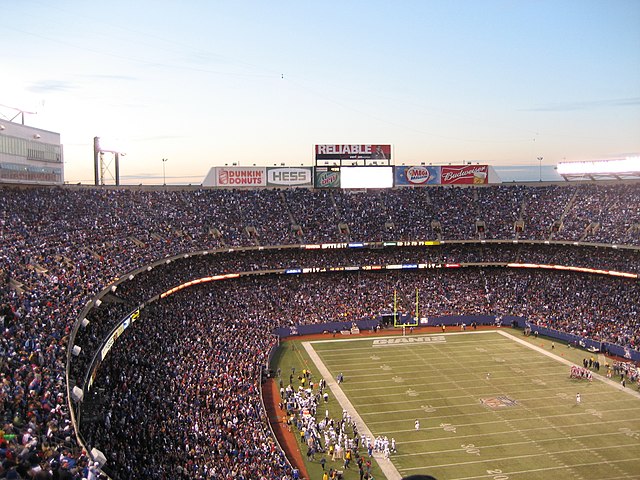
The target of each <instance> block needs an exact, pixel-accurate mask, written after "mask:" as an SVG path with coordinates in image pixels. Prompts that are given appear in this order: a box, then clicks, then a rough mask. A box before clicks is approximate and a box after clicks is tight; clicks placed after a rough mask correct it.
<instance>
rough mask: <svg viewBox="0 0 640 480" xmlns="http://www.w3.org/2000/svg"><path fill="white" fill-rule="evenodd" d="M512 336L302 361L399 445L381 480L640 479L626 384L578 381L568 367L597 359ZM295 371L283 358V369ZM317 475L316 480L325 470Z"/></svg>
mask: <svg viewBox="0 0 640 480" xmlns="http://www.w3.org/2000/svg"><path fill="white" fill-rule="evenodd" d="M509 333H511V334H512V335H513V337H509V336H505V335H502V334H500V333H499V332H497V331H490V332H476V333H464V334H458V333H453V334H446V335H414V336H408V337H404V338H403V337H367V338H362V337H354V338H349V339H335V340H333V339H331V340H326V341H324V340H323V341H314V342H309V343H305V344H304V345H303V346H304V348H300V347H299V348H298V349H297V350H295V358H297V359H298V360H299V361H301V362H304V364H307V365H310V366H311V368H312V369H313V371H314V378H316V379H317V378H319V376H320V375H322V376H324V377H325V378H327V379H330V380H331V383H333V384H334V385H332V390H333V391H334V393H333V395H332V401H331V402H330V404H331V409H332V410H331V411H332V415H334V413H333V412H337V413H335V415H336V416H337V415H339V412H341V411H342V410H341V409H342V408H347V409H349V411H352V412H353V414H354V415H357V416H359V418H358V417H355V416H354V418H357V420H358V424H359V425H362V427H361V428H360V431H361V432H369V433H370V434H371V435H373V436H378V435H386V436H387V437H389V438H391V437H394V438H395V440H396V442H397V450H398V451H397V453H394V454H392V455H391V458H390V459H389V460H384V459H381V460H379V461H380V462H381V463H383V464H384V463H386V465H383V469H382V471H381V470H378V469H376V470H375V471H374V475H375V476H376V479H379V478H385V477H386V478H388V479H390V480H391V479H399V478H401V477H403V476H407V475H412V474H419V473H422V474H429V475H433V476H434V477H436V478H437V479H438V480H452V479H459V480H462V479H469V480H470V479H493V480H506V479H542V478H544V479H549V478H562V479H563V480H569V479H577V480H587V479H631V478H637V479H638V478H640V398H638V396H637V395H632V394H630V393H629V392H628V391H622V390H621V388H620V387H619V385H618V383H617V382H613V381H610V382H608V383H607V382H603V381H600V380H599V379H598V378H594V380H593V381H592V382H588V381H586V380H576V379H570V378H569V366H568V365H565V364H564V363H562V361H563V360H564V361H567V360H571V361H572V362H575V363H576V364H581V359H582V358H583V357H585V356H588V355H590V354H588V352H584V351H579V350H575V349H567V348H566V347H565V346H560V345H558V346H556V348H555V349H554V350H551V347H550V346H551V342H550V341H548V340H544V339H533V338H531V337H529V338H527V339H526V340H525V341H526V342H527V343H528V344H529V345H533V346H535V347H538V349H539V350H544V352H546V353H547V354H551V355H552V356H548V355H545V354H544V352H542V351H537V350H534V349H532V348H529V347H528V346H525V345H522V344H521V343H518V342H517V341H516V340H515V339H518V340H524V337H522V335H521V333H519V332H518V331H509ZM385 338H389V339H391V343H388V342H387V341H386V340H385ZM397 342H404V343H397ZM409 342H411V343H409ZM293 361H296V360H294V356H290V357H287V356H282V357H281V366H282V371H283V372H286V371H287V369H288V368H290V367H289V364H290V363H291V362H293ZM604 371H605V370H604V369H601V372H602V373H603V375H604ZM339 372H342V373H343V374H344V377H345V382H344V383H342V384H341V385H340V386H339V387H337V386H336V385H335V382H333V379H335V377H336V375H337V374H338V373H339ZM487 374H489V375H487ZM283 376H284V375H283ZM336 388H339V390H334V389H336ZM627 390H632V391H637V389H636V387H635V386H628V387H627ZM578 392H580V394H581V403H580V404H577V402H576V393H578ZM342 394H344V397H345V398H341V395H342ZM336 399H337V400H338V401H339V402H340V405H338V402H336ZM416 419H418V420H419V421H420V429H419V430H416V429H415V427H414V422H415V420H416ZM363 453H364V452H363ZM327 466H331V462H329V463H328V464H327ZM308 468H309V472H310V475H311V478H312V479H313V478H316V477H315V475H316V474H317V473H318V472H321V470H320V469H319V468H318V466H317V465H315V464H310V465H308ZM355 470H356V471H355V472H353V473H351V472H350V473H349V474H348V475H347V476H346V477H347V478H358V475H357V468H356V469H355ZM317 478H321V473H320V474H318V475H317Z"/></svg>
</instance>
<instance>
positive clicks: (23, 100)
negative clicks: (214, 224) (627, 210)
mask: <svg viewBox="0 0 640 480" xmlns="http://www.w3.org/2000/svg"><path fill="white" fill-rule="evenodd" d="M0 12H1V14H0V35H1V37H2V38H3V41H2V44H3V46H2V48H1V49H0V72H1V74H0V104H1V105H3V106H4V107H0V119H2V118H4V119H6V118H7V117H8V118H11V117H10V116H13V114H15V111H13V110H11V109H8V108H6V107H13V108H18V109H21V110H26V111H30V112H36V113H34V114H25V123H26V124H27V125H31V126H34V127H38V128H42V129H45V130H50V131H54V132H59V133H60V134H61V141H62V143H63V145H64V159H65V180H66V181H68V182H70V183H77V182H83V183H92V182H93V137H96V136H97V137H100V138H101V141H102V144H103V145H107V144H108V146H107V147H105V148H112V149H114V150H118V151H121V152H124V153H126V156H123V157H121V161H120V173H121V179H122V183H131V184H137V183H145V184H161V183H162V182H163V175H164V176H166V183H194V184H198V183H201V182H202V180H203V178H204V177H205V175H206V174H207V172H208V170H209V168H210V167H212V166H223V165H225V164H228V165H232V164H233V163H236V164H239V165H242V166H250V165H253V164H256V165H267V166H269V165H274V164H276V165H280V164H281V163H285V164H286V165H292V166H299V165H301V164H302V165H312V164H313V147H314V145H316V144H391V145H392V146H393V156H394V161H395V163H396V165H401V164H406V165H412V164H419V163H421V162H430V163H433V164H438V163H449V162H451V163H461V162H468V161H473V162H480V163H488V164H490V165H493V166H494V167H496V168H497V169H500V168H502V167H505V168H506V167H508V168H507V169H509V168H510V169H513V170H518V171H528V172H530V173H531V175H532V176H533V178H532V179H533V180H538V175H539V170H538V168H539V167H540V165H539V162H538V161H537V158H538V157H543V161H542V166H543V167H544V169H543V170H544V174H545V175H547V172H549V175H552V174H553V167H554V166H555V165H556V164H557V163H558V162H562V161H574V160H598V159H609V158H622V157H625V156H630V155H639V154H640V0H606V1H605V0H599V1H593V0H535V1H533V0H445V1H443V0H402V1H391V0H387V1H377V0H367V1H364V0H362V1H360V0H341V1H332V0H325V1H322V2H306V1H299V0H298V1H269V2H267V1H260V2H258V1H224V2H223V1H215V0H186V1H180V2H178V1H168V0H154V1H147V0H136V1H131V0H129V1H126V2H125V1H122V0H110V1H109V2H96V1H91V0H89V1H87V0H83V1H79V0H59V1H57V2H50V1H33V0H22V1H19V2H16V1H11V0H0ZM163 158H164V159H167V161H166V162H163V161H162V159H163ZM527 165H529V166H531V167H530V168H527V167H526V166H527ZM518 166H523V167H522V168H514V167H518ZM163 167H164V173H163Z"/></svg>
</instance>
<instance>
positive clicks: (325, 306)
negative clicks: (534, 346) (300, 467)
mask: <svg viewBox="0 0 640 480" xmlns="http://www.w3.org/2000/svg"><path fill="white" fill-rule="evenodd" d="M0 229H1V231H2V235H1V237H0V252H1V253H0V277H1V280H2V281H1V282H0V285H1V290H0V308H1V312H0V321H1V322H2V325H1V326H2V332H3V334H2V337H1V339H0V401H1V402H2V407H3V408H2V418H1V425H0V435H1V440H0V442H1V445H0V460H2V466H1V467H0V478H3V477H5V478H12V477H11V476H10V475H12V476H13V478H43V479H44V478H71V479H77V480H80V479H82V478H91V475H93V476H94V477H93V478H95V475H97V474H96V472H95V471H94V470H93V469H94V466H93V462H94V461H95V460H100V459H98V458H96V455H95V453H94V452H102V453H103V454H104V459H103V461H98V463H99V464H100V466H101V467H102V470H103V471H104V472H106V473H107V474H108V475H109V476H110V477H111V478H114V479H142V478H172V479H192V478H220V479H226V478H236V479H239V478H243V479H261V478H265V479H272V478H274V479H275V478H277V479H282V478H289V477H290V476H291V475H292V468H291V466H290V464H289V462H288V461H287V458H286V456H285V455H284V453H283V452H282V451H281V450H280V449H279V448H278V446H277V444H276V442H275V439H274V437H273V434H272V432H271V430H270V428H269V425H268V423H267V421H266V415H265V411H264V407H263V404H262V401H261V396H260V395H261V392H260V381H261V373H262V368H263V367H264V365H265V362H266V359H267V358H268V356H269V352H270V349H271V348H272V347H273V346H274V345H275V344H276V342H277V338H276V337H275V336H274V335H272V333H273V332H274V331H275V330H276V329H277V328H279V327H283V326H293V325H305V324H310V323H313V324H324V323H327V322H332V321H336V320H339V321H342V322H348V323H351V322H357V321H359V320H362V319H370V318H375V317H376V316H377V315H379V314H380V312H381V311H382V309H383V308H384V305H385V304H386V303H388V298H389V292H390V291H392V290H393V289H394V288H395V287H396V286H398V285H409V286H410V288H406V289H405V294H404V295H405V296H403V295H402V294H401V295H400V298H399V299H398V308H399V309H401V310H403V311H406V312H407V313H409V314H411V313H413V312H412V308H413V304H414V299H413V292H414V290H415V289H416V288H418V289H419V290H420V291H421V292H423V294H422V295H421V303H420V305H419V307H420V312H421V313H420V315H421V316H422V315H424V316H426V317H435V318H437V317H439V316H443V315H494V316H506V315H509V316H518V317H523V318H526V319H528V321H529V322H531V324H533V325H541V326H546V327H549V328H553V329H555V330H558V331H561V332H566V333H570V334H573V335H577V336H579V337H581V338H585V339H590V340H596V341H598V342H607V343H608V344H611V345H616V346H618V347H620V348H623V349H626V350H627V351H632V352H634V354H635V353H636V352H638V351H640V316H639V314H638V300H637V299H638V298H640V283H638V278H637V276H638V274H639V273H640V262H639V259H640V251H639V249H640V183H638V182H628V183H599V184H597V183H585V184H563V185H560V184H541V185H520V184H514V185H500V186H482V187H469V188H457V187H433V188H416V189H414V188H405V189H390V190H363V191H348V190H338V189H333V190H322V189H316V190H314V189H306V188H299V189H256V190H251V189H202V188H187V187H185V188H170V189H168V188H157V189H152V188H142V187H140V188H138V187H130V188H110V187H82V186H79V187H71V186H67V187H51V188H48V187H24V186H23V187H11V186H4V187H2V188H0ZM323 246H325V247H327V248H322V247H323ZM329 247H331V248H329ZM333 247H336V248H333ZM350 247H354V248H350ZM403 264H407V265H424V266H426V267H428V266H432V267H434V268H422V269H411V270H403V269H384V268H381V269H379V271H373V270H372V269H362V268H354V267H361V266H372V265H373V266H384V265H403ZM513 264H518V265H523V264H529V265H531V264H536V265H560V266H571V267H579V268H582V269H583V270H584V269H587V270H596V269H597V270H599V271H600V273H603V272H609V273H611V272H618V273H624V274H627V275H626V276H621V275H606V274H594V273H588V272H585V271H583V272H578V271H575V270H573V271H566V270H564V271H556V270H551V269H526V268H509V267H508V266H509V265H513ZM443 265H457V266H464V268H436V267H441V266H443ZM303 271H304V272H305V274H302V272H303ZM287 273H289V274H287ZM203 278H206V279H208V280H207V281H206V282H204V281H203V282H202V283H199V284H198V285H193V286H191V288H184V289H182V290H175V291H174V290H172V289H175V287H177V286H180V285H184V284H186V283H187V282H189V281H193V280H197V279H203ZM167 292H171V294H167ZM327 292H330V294H327ZM123 320H125V323H124V324H123V323H122V322H123ZM122 325H124V327H122V328H121V329H120V330H119V331H118V330H117V328H116V327H118V326H122ZM124 328H127V329H128V331H127V332H124V333H123V330H124ZM114 332H118V333H117V335H115V336H114ZM120 334H122V337H121V338H117V337H118V336H119V335H120ZM107 339H111V342H110V343H108V344H107V343H105V342H106V340H107ZM76 347H77V348H76ZM74 387H75V388H74ZM74 392H76V393H74ZM77 392H81V393H83V394H84V395H86V399H85V401H84V402H82V401H78V400H80V399H81V398H80V399H79V398H78V393H77ZM169 412H171V415H169V414H168V413H169ZM54 475H55V476H54Z"/></svg>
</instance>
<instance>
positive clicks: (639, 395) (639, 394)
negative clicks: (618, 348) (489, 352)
mask: <svg viewBox="0 0 640 480" xmlns="http://www.w3.org/2000/svg"><path fill="white" fill-rule="evenodd" d="M497 332H498V334H499V335H502V336H504V337H507V338H510V339H511V340H513V341H514V342H518V343H519V344H521V345H524V346H525V347H529V348H530V349H532V350H535V351H536V352H539V353H542V354H543V355H546V356H547V357H549V358H553V359H555V360H557V361H558V362H560V363H564V364H565V365H567V366H569V367H571V366H573V365H575V363H573V362H570V361H569V360H566V359H564V358H562V357H559V356H557V355H555V354H553V353H551V352H547V351H546V350H545V349H544V348H540V347H536V346H535V345H532V344H530V343H529V342H525V341H524V340H522V339H520V338H518V337H516V336H514V335H511V334H510V333H507V332H505V331H503V330H498V331H497ZM593 378H595V379H596V380H600V381H601V382H604V383H606V384H608V385H609V386H611V387H614V388H617V389H618V390H621V391H623V392H626V393H627V394H629V395H633V396H634V397H637V398H640V392H634V391H633V389H632V388H625V387H623V386H622V385H620V384H619V383H618V382H614V381H613V380H611V379H609V378H606V377H603V376H602V375H599V374H597V373H594V374H593Z"/></svg>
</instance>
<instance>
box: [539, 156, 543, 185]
mask: <svg viewBox="0 0 640 480" xmlns="http://www.w3.org/2000/svg"><path fill="white" fill-rule="evenodd" d="M542 158H543V157H538V162H539V163H540V181H542Z"/></svg>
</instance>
